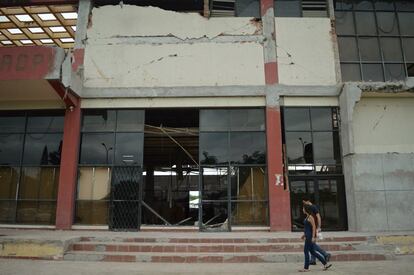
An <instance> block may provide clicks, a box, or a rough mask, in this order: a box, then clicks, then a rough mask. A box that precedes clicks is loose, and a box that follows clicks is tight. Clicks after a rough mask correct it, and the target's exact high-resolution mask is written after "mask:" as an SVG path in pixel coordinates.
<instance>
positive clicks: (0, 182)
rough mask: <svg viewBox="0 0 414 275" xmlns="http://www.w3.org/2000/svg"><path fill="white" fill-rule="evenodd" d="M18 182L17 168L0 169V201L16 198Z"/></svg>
mask: <svg viewBox="0 0 414 275" xmlns="http://www.w3.org/2000/svg"><path fill="white" fill-rule="evenodd" d="M18 180H19V167H0V199H15V198H16V188H17V182H18ZM0 212H1V211H0Z"/></svg>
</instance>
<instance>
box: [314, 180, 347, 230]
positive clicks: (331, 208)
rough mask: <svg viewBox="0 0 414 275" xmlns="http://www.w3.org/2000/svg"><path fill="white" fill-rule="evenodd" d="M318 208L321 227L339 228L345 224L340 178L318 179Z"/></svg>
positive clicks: (342, 187)
mask: <svg viewBox="0 0 414 275" xmlns="http://www.w3.org/2000/svg"><path fill="white" fill-rule="evenodd" d="M318 189H319V203H318V204H319V210H320V214H321V217H322V226H323V228H329V229H331V230H333V229H340V228H344V227H345V226H346V218H345V217H346V209H345V208H346V206H345V194H344V192H345V191H344V189H345V188H344V186H343V181H342V180H340V179H320V180H318Z"/></svg>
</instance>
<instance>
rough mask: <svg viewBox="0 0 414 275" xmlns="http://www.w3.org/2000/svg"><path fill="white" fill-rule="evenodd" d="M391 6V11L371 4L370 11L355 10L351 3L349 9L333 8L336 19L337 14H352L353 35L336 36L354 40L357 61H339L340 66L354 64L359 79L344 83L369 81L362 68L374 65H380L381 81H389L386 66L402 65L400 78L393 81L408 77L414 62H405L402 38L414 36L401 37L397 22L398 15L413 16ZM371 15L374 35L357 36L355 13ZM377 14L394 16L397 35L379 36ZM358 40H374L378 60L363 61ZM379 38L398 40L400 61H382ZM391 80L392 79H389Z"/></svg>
mask: <svg viewBox="0 0 414 275" xmlns="http://www.w3.org/2000/svg"><path fill="white" fill-rule="evenodd" d="M392 4H393V10H381V9H376V7H375V4H374V3H373V9H372V10H361V9H356V8H355V6H354V4H353V3H352V4H351V5H352V8H351V9H340V8H335V16H336V18H338V13H337V12H349V13H352V20H353V24H354V26H353V27H354V34H337V36H338V38H341V37H350V38H354V39H355V43H356V47H357V48H356V50H357V51H358V59H359V60H355V61H343V60H341V65H342V64H355V65H358V66H359V72H360V79H344V81H360V80H363V81H369V79H366V78H365V76H364V69H363V66H364V65H366V64H376V65H381V68H382V81H389V79H387V73H386V72H387V65H393V64H394V65H402V66H403V74H404V75H403V76H402V77H401V78H397V79H395V80H402V79H405V77H406V76H409V73H408V66H409V65H410V64H411V66H413V65H414V61H413V62H408V63H407V60H406V54H405V51H404V47H403V38H414V35H402V34H401V27H400V20H399V13H412V14H413V15H414V11H404V10H397V7H396V5H395V2H392ZM357 12H358V13H373V15H374V19H375V29H376V33H375V34H370V35H365V34H364V35H359V34H358V31H357V20H356V15H355V13H357ZM378 12H386V13H392V14H394V16H395V20H396V26H397V32H398V34H394V35H384V34H379V31H378V30H379V27H378V14H377V13H378ZM359 38H376V40H377V41H376V43H377V45H378V49H379V51H380V55H381V57H380V60H378V61H363V60H362V58H361V50H360V46H359ZM381 38H399V43H400V50H401V54H402V60H401V61H385V60H384V53H383V49H382V45H381ZM342 46H344V47H346V45H342ZM339 48H341V44H339ZM391 80H392V79H391Z"/></svg>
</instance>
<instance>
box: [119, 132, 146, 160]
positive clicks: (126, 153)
mask: <svg viewBox="0 0 414 275" xmlns="http://www.w3.org/2000/svg"><path fill="white" fill-rule="evenodd" d="M143 145H144V133H133V134H126V133H116V145H115V148H116V150H115V164H116V165H141V164H142V158H143Z"/></svg>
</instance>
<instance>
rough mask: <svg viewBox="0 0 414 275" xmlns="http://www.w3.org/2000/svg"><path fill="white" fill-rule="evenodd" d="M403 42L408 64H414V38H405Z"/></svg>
mask: <svg viewBox="0 0 414 275" xmlns="http://www.w3.org/2000/svg"><path fill="white" fill-rule="evenodd" d="M402 40H403V49H404V54H405V60H406V61H407V62H414V50H413V49H414V38H403V39H402Z"/></svg>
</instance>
